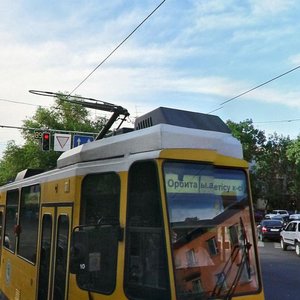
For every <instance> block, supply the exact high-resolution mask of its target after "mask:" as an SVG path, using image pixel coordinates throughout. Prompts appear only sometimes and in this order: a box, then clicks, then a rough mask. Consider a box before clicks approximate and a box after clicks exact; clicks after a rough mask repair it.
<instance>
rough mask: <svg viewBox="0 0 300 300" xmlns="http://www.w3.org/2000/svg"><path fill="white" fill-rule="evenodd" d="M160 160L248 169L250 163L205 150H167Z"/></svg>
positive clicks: (161, 154)
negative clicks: (185, 161)
mask: <svg viewBox="0 0 300 300" xmlns="http://www.w3.org/2000/svg"><path fill="white" fill-rule="evenodd" d="M159 157H160V158H165V159H178V158H180V159H182V160H191V161H202V162H207V163H213V164H215V165H218V166H231V167H243V168H247V167H248V163H247V162H246V161H245V160H242V159H238V158H234V157H230V156H225V155H221V154H218V153H217V152H216V151H214V150H203V149H165V150H162V151H161V152H160V155H159Z"/></svg>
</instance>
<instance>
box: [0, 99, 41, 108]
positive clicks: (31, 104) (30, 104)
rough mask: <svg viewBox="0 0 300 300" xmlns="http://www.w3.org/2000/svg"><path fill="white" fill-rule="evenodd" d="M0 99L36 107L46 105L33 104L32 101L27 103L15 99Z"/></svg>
mask: <svg viewBox="0 0 300 300" xmlns="http://www.w3.org/2000/svg"><path fill="white" fill-rule="evenodd" d="M0 101H2V102H9V103H15V104H23V105H29V106H36V107H46V106H43V105H38V104H33V103H28V102H22V101H17V100H9V99H3V98H0Z"/></svg>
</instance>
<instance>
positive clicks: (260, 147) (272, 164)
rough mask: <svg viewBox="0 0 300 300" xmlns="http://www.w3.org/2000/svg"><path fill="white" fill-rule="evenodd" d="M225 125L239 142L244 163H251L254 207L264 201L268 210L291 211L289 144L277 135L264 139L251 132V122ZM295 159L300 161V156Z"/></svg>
mask: <svg viewBox="0 0 300 300" xmlns="http://www.w3.org/2000/svg"><path fill="white" fill-rule="evenodd" d="M227 125H228V127H229V128H230V129H231V131H232V134H233V136H235V137H236V138H237V139H238V140H239V141H240V142H241V144H242V147H243V155H244V159H245V160H247V161H248V162H250V163H251V164H250V165H251V167H250V179H251V190H252V195H253V200H254V203H255V204H256V202H257V200H258V199H264V200H266V201H267V203H268V207H269V208H272V209H273V208H287V209H292V208H293V207H294V202H295V200H294V198H295V197H294V195H295V191H294V189H295V186H294V183H293V178H294V176H295V168H294V165H293V163H292V162H291V161H290V160H289V159H288V158H287V149H288V147H289V146H290V144H291V140H290V139H289V138H285V137H283V136H278V135H277V134H276V133H274V134H273V135H270V136H269V137H268V138H267V137H266V136H265V133H264V131H261V130H258V129H256V128H254V126H253V123H252V120H245V121H242V122H240V123H234V122H232V121H230V120H228V121H227ZM299 147H300V141H299ZM295 153H297V152H296V151H295ZM298 158H299V161H300V156H299V157H298ZM299 166H300V162H299ZM299 170H300V168H299ZM299 173H300V172H299Z"/></svg>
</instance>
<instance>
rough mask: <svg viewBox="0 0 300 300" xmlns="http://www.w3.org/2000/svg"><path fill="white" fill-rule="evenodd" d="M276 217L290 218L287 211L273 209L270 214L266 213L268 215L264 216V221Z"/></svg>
mask: <svg viewBox="0 0 300 300" xmlns="http://www.w3.org/2000/svg"><path fill="white" fill-rule="evenodd" d="M276 215H281V216H287V217H289V216H290V214H289V212H288V211H287V210H284V209H274V210H272V211H271V212H270V213H268V214H266V215H265V219H270V218H271V217H273V216H276Z"/></svg>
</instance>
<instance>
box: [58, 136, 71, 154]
mask: <svg viewBox="0 0 300 300" xmlns="http://www.w3.org/2000/svg"><path fill="white" fill-rule="evenodd" d="M70 149H71V134H62V133H55V134H54V151H60V152H64V151H67V150H70Z"/></svg>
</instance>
